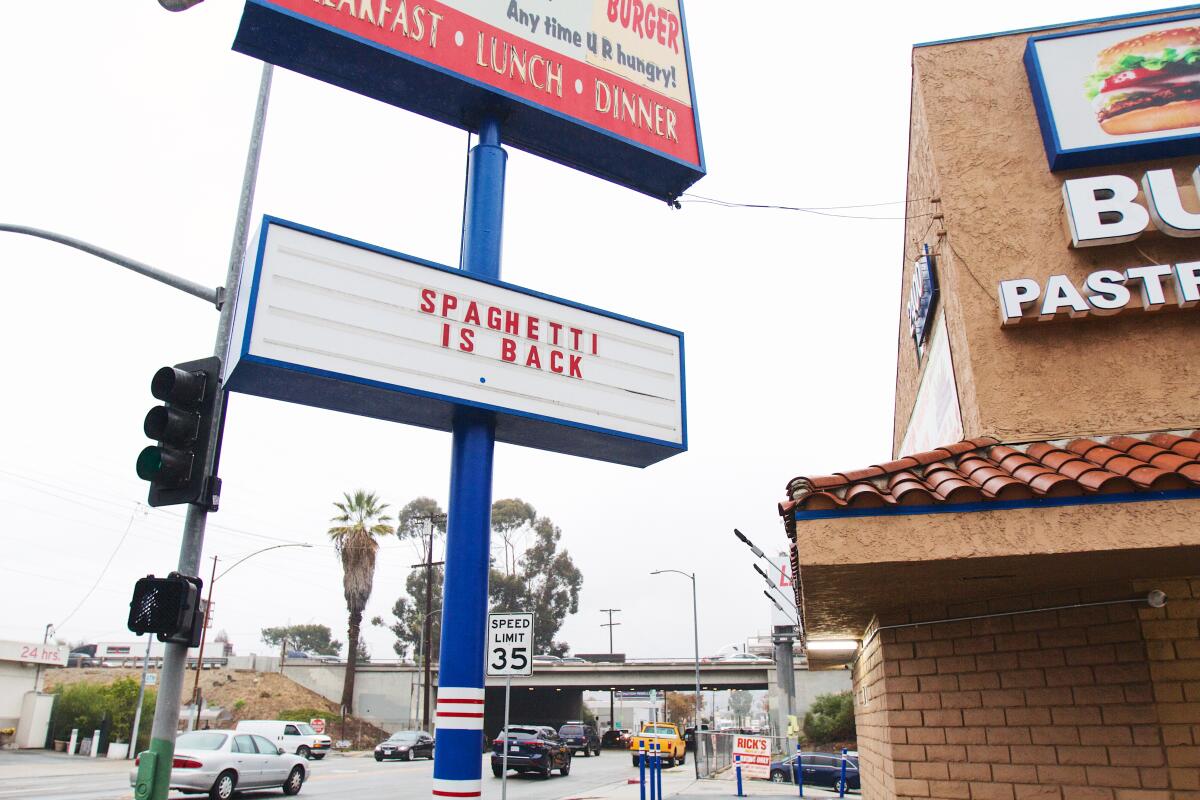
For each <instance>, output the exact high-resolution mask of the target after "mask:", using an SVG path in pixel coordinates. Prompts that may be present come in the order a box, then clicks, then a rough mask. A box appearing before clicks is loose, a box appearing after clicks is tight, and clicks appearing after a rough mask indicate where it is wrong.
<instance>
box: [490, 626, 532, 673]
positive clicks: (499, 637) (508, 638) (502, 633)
mask: <svg viewBox="0 0 1200 800" xmlns="http://www.w3.org/2000/svg"><path fill="white" fill-rule="evenodd" d="M487 630H488V647H487V674H488V675H491V676H498V677H506V676H507V677H512V676H518V677H526V678H527V677H529V676H530V675H532V674H533V614H525V613H521V614H488V621H487Z"/></svg>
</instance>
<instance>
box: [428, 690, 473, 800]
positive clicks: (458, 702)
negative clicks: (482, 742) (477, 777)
mask: <svg viewBox="0 0 1200 800" xmlns="http://www.w3.org/2000/svg"><path fill="white" fill-rule="evenodd" d="M435 716H436V717H437V726H438V727H439V728H447V729H450V730H460V731H481V730H483V689H458V688H455V687H452V686H439V687H438V691H437V708H436V710H435ZM454 796H457V795H454ZM462 796H463V797H466V796H468V795H462ZM470 796H474V795H470Z"/></svg>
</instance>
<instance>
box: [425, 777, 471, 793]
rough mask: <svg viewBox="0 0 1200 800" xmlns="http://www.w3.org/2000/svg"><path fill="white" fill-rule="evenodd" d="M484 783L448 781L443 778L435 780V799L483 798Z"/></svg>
mask: <svg viewBox="0 0 1200 800" xmlns="http://www.w3.org/2000/svg"><path fill="white" fill-rule="evenodd" d="M482 795H483V781H481V780H471V781H448V780H445V779H442V778H434V779H433V796H434V797H481V796H482Z"/></svg>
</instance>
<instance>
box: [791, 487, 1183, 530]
mask: <svg viewBox="0 0 1200 800" xmlns="http://www.w3.org/2000/svg"><path fill="white" fill-rule="evenodd" d="M1198 499H1200V489H1173V490H1171V491H1166V492H1122V493H1119V494H1094V495H1084V496H1082V497H1035V498H1031V499H1028V500H995V501H992V502H981V503H957V504H942V505H925V506H885V507H883V508H831V509H823V510H820V511H793V512H792V516H793V517H794V518H795V520H796V521H797V522H803V521H805V520H812V519H841V518H850V517H907V516H919V515H924V514H970V513H973V512H977V511H1011V510H1013V509H1020V508H1064V507H1067V506H1093V505H1106V504H1109V503H1149V502H1157V501H1163V500H1198Z"/></svg>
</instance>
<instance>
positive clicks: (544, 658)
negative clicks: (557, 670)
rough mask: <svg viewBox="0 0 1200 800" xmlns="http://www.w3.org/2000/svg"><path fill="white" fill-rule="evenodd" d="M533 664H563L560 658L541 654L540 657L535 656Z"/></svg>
mask: <svg viewBox="0 0 1200 800" xmlns="http://www.w3.org/2000/svg"><path fill="white" fill-rule="evenodd" d="M533 663H535V664H543V665H551V664H561V663H563V660H562V659H561V658H559V657H558V656H552V655H550V654H549V653H542V654H541V655H536V656H534V657H533Z"/></svg>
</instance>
